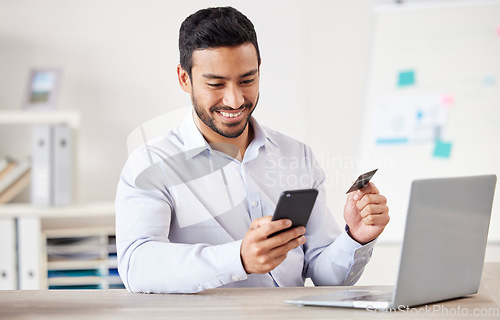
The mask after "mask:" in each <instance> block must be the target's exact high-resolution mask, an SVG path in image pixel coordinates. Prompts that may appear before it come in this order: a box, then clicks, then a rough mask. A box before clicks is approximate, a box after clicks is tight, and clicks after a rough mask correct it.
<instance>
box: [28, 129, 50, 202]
mask: <svg viewBox="0 0 500 320" xmlns="http://www.w3.org/2000/svg"><path fill="white" fill-rule="evenodd" d="M31 150H32V152H33V155H32V168H31V190H30V194H31V203H32V204H34V205H40V206H49V205H51V204H52V194H53V191H52V179H51V176H52V126H51V125H36V126H33V131H32V147H31Z"/></svg>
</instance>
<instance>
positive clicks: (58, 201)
mask: <svg viewBox="0 0 500 320" xmlns="http://www.w3.org/2000/svg"><path fill="white" fill-rule="evenodd" d="M52 142H53V157H52V159H53V171H52V179H53V195H52V204H53V205H55V206H64V205H70V204H72V203H73V135H72V129H71V128H70V127H68V126H67V125H59V126H54V127H53V140H52Z"/></svg>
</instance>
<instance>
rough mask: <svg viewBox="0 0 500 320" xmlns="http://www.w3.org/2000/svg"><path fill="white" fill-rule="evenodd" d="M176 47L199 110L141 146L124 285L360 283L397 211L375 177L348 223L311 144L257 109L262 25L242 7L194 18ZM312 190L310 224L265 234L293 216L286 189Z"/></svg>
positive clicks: (122, 225) (132, 163) (123, 211)
mask: <svg viewBox="0 0 500 320" xmlns="http://www.w3.org/2000/svg"><path fill="white" fill-rule="evenodd" d="M179 50H180V65H179V66H178V68H177V73H178V78H179V83H180V85H181V87H182V89H183V90H184V91H185V92H187V93H189V94H190V96H191V100H192V104H193V112H192V114H190V115H189V116H188V117H187V118H186V119H185V120H184V122H183V123H182V124H181V125H180V126H179V127H178V128H176V129H174V130H172V131H171V132H169V133H168V134H167V135H165V136H163V137H160V138H158V139H155V140H154V141H152V142H150V143H148V144H147V145H144V146H143V147H141V148H139V149H137V150H135V151H134V152H133V153H132V154H131V155H130V157H129V159H128V161H127V163H126V164H125V167H124V169H123V172H122V175H121V178H120V181H119V184H118V190H117V196H116V214H117V217H116V219H117V225H116V232H117V249H118V259H119V271H120V275H121V277H122V279H123V282H124V283H125V286H126V287H127V289H128V290H130V291H132V292H148V293H152V292H162V293H172V292H198V291H202V290H205V289H209V288H215V287H220V286H226V287H239V286H303V285H304V280H305V278H308V277H309V278H311V279H312V281H313V282H314V283H315V284H316V285H351V284H354V283H355V282H356V281H357V280H358V279H359V277H360V276H361V273H362V271H363V269H364V266H365V264H366V263H367V262H368V260H369V258H370V256H371V252H372V248H373V245H374V241H373V240H375V239H376V238H377V237H378V236H379V235H380V234H381V232H382V231H383V229H384V227H385V226H386V224H387V223H388V221H389V215H388V207H387V206H386V199H385V197H384V196H382V195H380V194H379V192H378V190H377V188H376V187H375V186H374V185H373V184H372V183H370V184H368V185H367V186H365V187H364V188H363V189H361V190H358V191H356V192H353V193H350V194H349V195H348V197H347V202H346V205H345V209H344V218H345V221H346V227H345V231H341V230H340V229H339V227H338V226H337V225H336V224H335V222H334V220H333V218H332V216H331V214H330V212H329V211H328V209H327V207H326V201H325V190H324V182H325V176H324V173H323V171H322V170H321V169H320V168H319V167H318V166H317V163H316V162H315V160H314V157H313V155H312V153H311V150H310V149H309V148H308V147H307V146H306V145H304V144H302V143H300V142H298V141H296V140H293V139H291V138H289V137H286V136H284V135H282V134H280V133H277V132H275V131H272V130H270V129H268V128H265V127H263V126H260V125H259V124H258V122H257V121H256V120H255V119H254V118H253V117H251V114H252V112H253V111H254V110H255V107H256V105H257V102H258V99H259V79H260V73H259V70H260V69H259V68H260V53H259V47H258V44H257V37H256V34H255V30H254V27H253V25H252V23H251V22H250V21H249V20H248V19H247V18H246V17H245V16H244V15H243V14H241V13H240V12H239V11H237V10H235V9H233V8H231V7H226V8H210V9H204V10H200V11H198V12H196V13H194V14H193V15H191V16H189V17H188V18H187V19H186V20H185V21H184V22H183V23H182V26H181V29H180V35H179ZM283 108H285V106H283ZM284 112H286V110H285V109H284ZM277 177H281V178H283V177H285V179H281V178H280V179H277ZM287 178H293V179H287ZM306 188H316V189H318V191H319V195H318V198H317V200H316V204H315V206H314V209H313V212H312V213H311V217H310V220H309V223H308V225H307V229H306V228H304V227H297V228H293V229H291V230H288V231H285V232H283V233H281V234H279V235H276V236H274V237H271V238H268V236H269V235H270V234H273V233H275V232H276V231H279V230H283V229H286V228H288V227H289V226H290V225H291V221H289V220H287V219H283V220H278V221H271V215H272V213H273V211H274V209H275V207H276V203H277V200H278V197H279V195H280V194H281V192H282V191H284V190H293V189H306Z"/></svg>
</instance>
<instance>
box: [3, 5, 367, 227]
mask: <svg viewBox="0 0 500 320" xmlns="http://www.w3.org/2000/svg"><path fill="white" fill-rule="evenodd" d="M228 4H231V5H233V6H235V7H236V8H238V9H240V10H241V11H242V12H244V13H245V14H246V15H247V16H248V17H249V18H250V19H251V20H252V21H253V23H254V25H255V27H256V29H257V33H258V38H259V45H260V48H261V54H262V59H263V62H262V70H261V72H262V75H261V99H260V102H259V107H258V109H257V111H256V112H255V115H256V117H258V119H260V120H261V121H262V122H263V123H265V124H268V125H269V126H272V127H273V128H276V129H277V130H280V131H283V132H285V133H288V134H290V135H292V136H294V137H296V138H298V139H300V140H303V141H306V142H308V143H310V145H311V146H312V148H313V149H314V150H315V151H316V153H317V156H318V158H319V160H320V161H321V162H322V163H323V164H324V165H325V169H326V171H327V175H328V176H329V177H330V178H331V179H330V180H331V181H330V182H329V185H330V186H331V188H330V189H329V190H330V192H329V200H330V201H331V208H332V210H333V211H334V212H341V210H342V207H343V202H344V195H343V192H342V191H343V190H344V189H345V188H346V185H347V184H348V183H349V182H350V181H351V180H352V179H353V178H354V174H357V168H355V167H352V166H349V165H345V163H346V160H350V158H351V157H353V156H355V153H356V152H357V147H356V146H357V144H358V140H359V133H358V131H356V130H352V127H353V126H355V124H356V123H357V121H358V119H359V118H360V117H361V107H362V103H363V92H364V85H365V80H364V79H365V73H366V69H367V61H368V54H369V52H368V49H369V40H370V19H371V12H370V8H371V2H369V1H335V2H332V1H326V0H323V1H318V0H315V1H299V0H294V1H263V0H258V1H252V2H234V1H232V2H231V1H189V2H182V3H178V2H175V4H174V2H170V1H161V0H158V1H153V0H149V1H131V0H128V1H122V0H106V1H98V0H90V1H76V0H73V1H67V0H47V1H42V2H40V1H36V0H20V1H4V0H1V1H0V108H1V109H18V108H20V107H21V106H22V103H23V98H24V94H25V87H26V84H27V79H28V73H29V70H30V68H33V67H62V68H63V70H64V74H63V83H62V88H61V94H60V96H59V99H58V104H57V108H58V109H77V110H80V112H81V113H82V119H83V123H82V126H81V130H80V136H79V145H78V153H79V157H78V169H77V173H78V180H79V184H78V191H77V196H78V199H79V200H80V201H101V200H112V199H113V198H114V194H115V187H116V182H117V180H118V177H119V174H120V171H121V168H122V166H123V163H124V161H125V159H126V156H127V150H126V137H127V135H128V134H129V133H130V132H131V131H132V130H133V129H134V128H135V127H136V126H138V125H140V124H141V123H143V122H144V121H147V120H149V119H151V118H153V117H155V116H157V115H161V114H163V113H165V112H167V111H170V110H173V109H176V108H179V107H181V106H185V105H188V104H189V103H190V100H189V97H188V96H187V95H186V94H185V93H184V92H182V91H181V90H180V88H179V86H178V84H177V78H176V72H175V68H176V66H177V63H178V59H179V58H178V48H177V40H178V29H179V26H180V23H181V22H182V20H183V19H184V18H185V17H186V16H187V15H189V14H190V13H192V12H194V11H196V10H197V9H199V8H202V7H206V6H218V5H228ZM346 133H348V134H346ZM12 136H14V137H15V139H12V138H11V137H12ZM346 138H347V139H346ZM28 142H29V130H28V128H27V127H21V128H17V127H11V126H2V127H0V155H3V154H11V155H13V156H15V157H18V158H21V157H23V156H24V155H27V154H29V152H30V151H29V148H28ZM338 164H340V165H338ZM334 166H335V167H334ZM336 217H337V218H338V219H341V216H340V215H337V216H336Z"/></svg>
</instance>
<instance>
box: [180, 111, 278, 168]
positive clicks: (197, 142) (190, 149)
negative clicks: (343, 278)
mask: <svg viewBox="0 0 500 320" xmlns="http://www.w3.org/2000/svg"><path fill="white" fill-rule="evenodd" d="M250 124H251V125H252V128H253V132H254V138H253V140H252V142H250V145H249V146H248V149H250V147H252V149H253V148H257V149H258V148H260V147H262V146H264V145H265V143H266V141H269V142H271V143H272V144H273V145H274V146H276V147H278V145H277V144H276V142H275V141H274V140H273V139H272V137H271V136H270V135H269V134H267V133H266V128H263V127H262V126H261V125H260V124H259V123H258V122H257V120H256V119H255V118H254V117H251V118H250ZM179 131H180V133H181V136H182V137H183V138H184V152H185V154H186V160H187V159H190V158H193V157H195V156H197V155H198V154H200V153H202V152H203V151H205V150H211V149H212V148H211V147H210V145H209V144H208V143H207V141H206V140H205V138H204V137H203V135H202V133H201V132H200V130H199V129H198V127H197V126H196V123H195V122H194V113H193V111H190V112H189V114H188V115H187V116H186V117H185V118H184V120H183V122H182V123H181V125H180V127H179Z"/></svg>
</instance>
